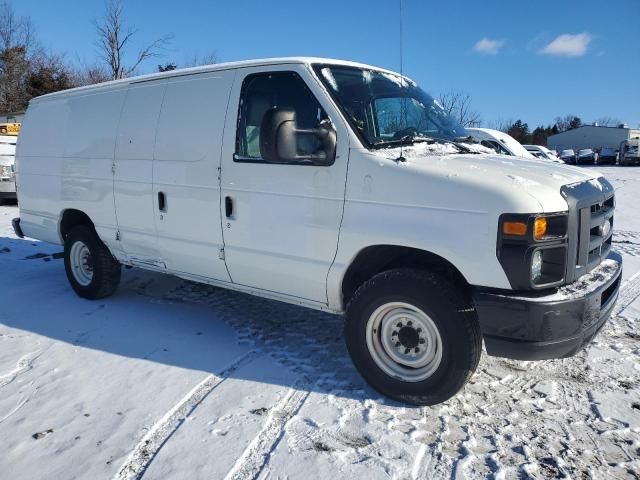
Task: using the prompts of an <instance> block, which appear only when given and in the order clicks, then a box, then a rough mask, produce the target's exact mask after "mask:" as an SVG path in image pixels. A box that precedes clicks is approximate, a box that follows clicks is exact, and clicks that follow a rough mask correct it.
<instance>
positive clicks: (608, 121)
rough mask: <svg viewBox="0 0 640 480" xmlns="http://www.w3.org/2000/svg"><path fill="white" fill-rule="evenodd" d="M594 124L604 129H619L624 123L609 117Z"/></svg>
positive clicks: (597, 120) (599, 119) (602, 118)
mask: <svg viewBox="0 0 640 480" xmlns="http://www.w3.org/2000/svg"><path fill="white" fill-rule="evenodd" d="M594 123H597V124H598V125H600V126H602V127H617V126H618V125H620V124H621V123H623V122H622V121H621V120H620V119H619V118H615V117H610V116H608V115H607V116H604V117H600V118H598V119H596V120H595V122H594Z"/></svg>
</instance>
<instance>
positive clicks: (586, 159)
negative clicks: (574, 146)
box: [576, 148, 596, 165]
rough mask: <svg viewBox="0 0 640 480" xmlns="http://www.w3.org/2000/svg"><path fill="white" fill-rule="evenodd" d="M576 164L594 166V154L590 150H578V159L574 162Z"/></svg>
mask: <svg viewBox="0 0 640 480" xmlns="http://www.w3.org/2000/svg"><path fill="white" fill-rule="evenodd" d="M576 163H577V164H581V163H586V164H592V165H593V164H594V163H596V154H595V153H594V151H593V150H592V149H590V148H583V149H581V150H578V158H577V160H576Z"/></svg>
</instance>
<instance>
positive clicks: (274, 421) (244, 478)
mask: <svg viewBox="0 0 640 480" xmlns="http://www.w3.org/2000/svg"><path fill="white" fill-rule="evenodd" d="M308 396H309V391H308V390H295V389H293V388H292V389H290V390H289V391H288V392H287V394H286V395H285V396H284V398H283V399H282V400H280V401H279V402H278V403H277V405H276V406H275V407H274V408H273V409H272V410H271V411H270V412H269V416H268V418H267V421H266V423H265V425H264V426H263V427H262V430H261V431H260V433H258V435H257V436H256V437H255V438H254V439H253V441H252V442H251V443H250V444H249V446H248V447H247V448H246V450H245V451H244V452H243V454H242V455H241V456H240V458H238V460H236V463H235V464H234V466H233V467H232V468H231V470H230V471H229V473H227V475H226V477H225V480H250V479H254V478H256V477H257V476H258V475H259V474H260V472H261V471H262V469H263V468H264V466H265V465H266V463H267V462H268V460H269V457H270V456H271V453H272V452H273V451H274V449H275V448H276V446H277V445H278V443H279V441H280V439H281V438H282V435H283V434H284V429H285V427H286V425H287V423H288V422H289V420H291V418H292V417H293V416H294V415H295V414H296V413H297V412H298V411H299V410H300V407H302V404H303V403H304V401H305V400H306V399H307V397H308Z"/></svg>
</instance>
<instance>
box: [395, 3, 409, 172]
mask: <svg viewBox="0 0 640 480" xmlns="http://www.w3.org/2000/svg"><path fill="white" fill-rule="evenodd" d="M398 2H399V4H400V91H401V92H402V89H403V88H404V72H403V71H402V70H403V69H402V0H398ZM400 101H401V103H400V125H405V126H406V124H407V107H406V104H405V101H406V99H405V97H401V99H400ZM406 161H407V159H406V158H404V146H403V141H402V139H401V140H400V156H399V157H398V158H397V159H396V162H406Z"/></svg>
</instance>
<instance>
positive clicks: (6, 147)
mask: <svg viewBox="0 0 640 480" xmlns="http://www.w3.org/2000/svg"><path fill="white" fill-rule="evenodd" d="M17 140H18V137H15V136H10V135H0V202H2V201H3V200H4V199H15V198H16V177H15V163H16V141H17Z"/></svg>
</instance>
